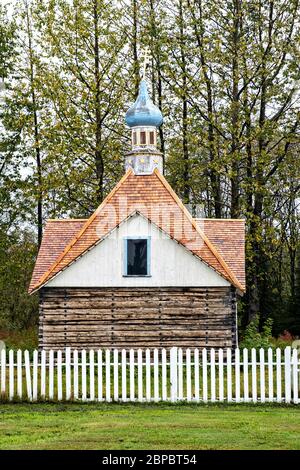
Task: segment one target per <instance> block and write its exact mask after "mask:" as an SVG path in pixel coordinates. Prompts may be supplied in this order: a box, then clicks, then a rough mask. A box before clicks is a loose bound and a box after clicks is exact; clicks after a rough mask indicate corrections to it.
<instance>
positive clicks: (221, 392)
mask: <svg viewBox="0 0 300 470" xmlns="http://www.w3.org/2000/svg"><path fill="white" fill-rule="evenodd" d="M218 360H219V400H220V401H224V356H223V349H219V359H218Z"/></svg>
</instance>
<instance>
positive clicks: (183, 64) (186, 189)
mask: <svg viewBox="0 0 300 470" xmlns="http://www.w3.org/2000/svg"><path fill="white" fill-rule="evenodd" d="M179 30H180V58H181V71H182V95H181V103H182V150H183V175H182V177H183V201H184V203H185V204H188V203H189V202H190V181H189V148H188V122H187V120H188V102H187V98H188V97H187V68H186V55H185V37H184V34H185V32H184V19H183V6H182V0H180V1H179Z"/></svg>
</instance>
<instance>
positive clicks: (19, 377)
mask: <svg viewBox="0 0 300 470" xmlns="http://www.w3.org/2000/svg"><path fill="white" fill-rule="evenodd" d="M22 379H23V377H22V351H21V349H18V352H17V394H18V398H20V399H21V398H22V389H23V380H22Z"/></svg>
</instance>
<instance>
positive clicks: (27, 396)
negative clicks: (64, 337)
mask: <svg viewBox="0 0 300 470" xmlns="http://www.w3.org/2000/svg"><path fill="white" fill-rule="evenodd" d="M298 356H299V355H298V352H297V350H296V349H291V348H290V347H287V348H286V349H285V350H284V351H282V350H280V349H276V350H272V349H269V350H267V351H265V350H263V349H260V350H258V351H257V350H256V349H252V350H247V349H243V350H239V349H235V350H234V351H232V350H231V349H224V350H223V349H202V350H199V349H182V348H171V349H170V350H166V349H153V350H149V349H146V350H141V349H138V350H133V349H130V350H125V349H123V350H121V351H119V350H116V349H115V350H98V351H92V350H89V351H87V350H82V351H77V350H71V349H70V348H67V349H66V350H64V351H55V352H54V351H49V352H46V351H34V352H33V354H32V358H31V357H30V354H29V352H28V351H21V350H19V351H17V352H14V351H12V350H10V351H8V352H6V351H5V350H2V351H1V355H0V391H1V400H2V401H4V400H29V401H37V400H50V401H62V400H66V401H68V400H74V401H91V402H93V401H106V402H111V401H122V402H126V401H131V402H134V401H138V402H149V401H155V402H158V401H161V400H162V401H171V402H177V401H188V402H235V403H239V402H252V403H256V402H278V403H299V384H300V379H299V374H300V362H299V357H298Z"/></svg>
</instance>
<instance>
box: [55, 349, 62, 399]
mask: <svg viewBox="0 0 300 470" xmlns="http://www.w3.org/2000/svg"><path fill="white" fill-rule="evenodd" d="M56 360H57V364H56V367H57V399H58V401H61V400H62V398H63V389H62V353H61V351H57V358H56Z"/></svg>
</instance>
